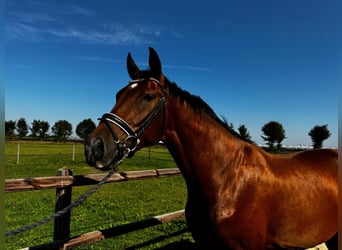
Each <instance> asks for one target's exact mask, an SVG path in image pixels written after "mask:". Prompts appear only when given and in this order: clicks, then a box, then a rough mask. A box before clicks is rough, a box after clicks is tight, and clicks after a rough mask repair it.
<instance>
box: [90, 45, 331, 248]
mask: <svg viewBox="0 0 342 250" xmlns="http://www.w3.org/2000/svg"><path fill="white" fill-rule="evenodd" d="M127 70H128V74H129V76H130V78H131V79H132V80H131V81H130V82H129V84H128V85H127V86H126V87H124V88H123V89H121V90H120V91H119V92H118V93H117V95H116V104H115V106H114V107H113V109H112V110H111V112H110V113H106V114H104V115H103V116H102V118H101V119H100V122H99V125H98V126H97V128H96V129H95V130H94V131H93V132H92V133H91V134H90V135H89V136H88V137H87V139H86V142H85V156H86V161H87V163H88V164H89V165H90V166H94V167H97V168H99V169H102V170H107V169H109V168H111V167H113V166H114V165H115V164H116V163H117V162H118V161H121V160H122V159H124V158H125V157H132V156H133V155H134V153H135V152H136V151H137V150H139V149H141V148H143V147H145V146H150V145H153V144H156V143H158V142H159V141H163V142H164V143H165V144H166V146H167V148H168V150H169V152H170V153H171V155H172V156H173V158H174V160H175V162H176V163H177V166H178V167H179V169H180V170H181V172H182V175H183V177H184V179H185V182H186V186H187V191H188V196H187V203H186V209H185V210H186V212H185V213H186V220H187V224H188V227H189V230H190V231H191V233H192V236H193V238H194V240H195V241H196V242H197V243H198V246H199V247H200V249H209V250H211V249H282V248H284V249H301V248H309V247H313V246H315V245H317V244H319V243H322V242H326V241H328V242H327V244H328V246H329V247H330V245H329V244H331V248H330V249H337V227H338V178H337V176H338V167H337V157H338V155H337V151H336V150H329V149H321V150H308V151H304V152H299V153H293V154H288V155H273V154H270V153H267V152H265V151H264V150H263V149H261V148H259V147H257V146H256V145H254V144H252V143H248V142H245V141H244V140H242V139H241V138H240V137H239V135H238V134H237V133H236V132H234V131H233V130H232V129H229V128H228V127H227V126H226V124H225V123H224V122H223V121H222V120H221V119H219V118H218V117H217V116H216V114H215V113H214V111H213V110H212V109H211V108H210V107H209V105H208V104H207V103H205V102H204V101H203V100H202V99H201V98H200V97H198V96H195V95H192V94H190V93H189V92H187V91H184V90H182V89H181V88H179V87H178V86H177V85H176V84H175V83H172V82H170V81H169V80H168V79H167V78H166V77H165V76H164V74H163V73H162V67H161V62H160V59H159V56H158V55H157V53H156V51H155V50H154V49H152V48H149V69H148V70H140V69H139V68H138V66H137V65H136V64H135V62H134V60H133V59H132V56H131V54H130V53H129V54H128V56H127ZM214 90H215V91H219V87H218V86H216V87H215V88H214V89H213V91H214Z"/></svg>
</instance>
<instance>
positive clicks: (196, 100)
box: [165, 78, 250, 142]
mask: <svg viewBox="0 0 342 250" xmlns="http://www.w3.org/2000/svg"><path fill="white" fill-rule="evenodd" d="M165 81H166V85H167V86H168V87H169V89H170V94H171V95H173V96H175V97H178V98H179V100H180V101H181V102H186V103H188V104H189V106H190V107H191V108H193V109H194V110H195V111H203V112H204V113H206V114H208V115H209V116H210V117H212V118H213V119H214V120H215V121H216V122H217V123H219V124H220V125H221V126H223V127H224V128H225V129H226V130H227V131H228V132H229V133H230V134H232V135H233V136H235V137H237V138H238V139H241V140H243V141H246V142H250V141H249V140H246V139H245V138H243V137H242V136H241V135H240V134H239V133H237V132H236V131H235V130H234V129H233V128H232V127H231V126H229V124H228V122H227V120H226V119H220V118H219V117H218V116H217V115H216V113H215V112H214V110H213V109H212V108H211V107H210V106H209V105H208V104H207V103H206V102H205V101H203V99H202V98H201V97H199V96H197V95H193V94H190V93H189V92H188V91H185V90H183V89H181V88H180V87H178V85H177V84H176V83H174V82H170V81H169V80H168V79H167V78H165Z"/></svg>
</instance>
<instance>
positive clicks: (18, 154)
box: [17, 143, 20, 164]
mask: <svg viewBox="0 0 342 250" xmlns="http://www.w3.org/2000/svg"><path fill="white" fill-rule="evenodd" d="M19 162H20V143H18V147H17V164H19Z"/></svg>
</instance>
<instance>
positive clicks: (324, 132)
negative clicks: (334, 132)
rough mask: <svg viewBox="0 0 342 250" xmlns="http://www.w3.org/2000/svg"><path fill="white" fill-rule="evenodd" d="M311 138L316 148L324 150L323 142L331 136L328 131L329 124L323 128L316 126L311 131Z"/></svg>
mask: <svg viewBox="0 0 342 250" xmlns="http://www.w3.org/2000/svg"><path fill="white" fill-rule="evenodd" d="M309 136H310V137H311V140H312V143H313V147H314V148H322V146H323V141H324V140H326V139H328V138H329V137H330V136H331V133H330V131H329V130H328V124H326V125H322V126H319V125H316V126H315V127H313V128H312V129H311V130H310V132H309Z"/></svg>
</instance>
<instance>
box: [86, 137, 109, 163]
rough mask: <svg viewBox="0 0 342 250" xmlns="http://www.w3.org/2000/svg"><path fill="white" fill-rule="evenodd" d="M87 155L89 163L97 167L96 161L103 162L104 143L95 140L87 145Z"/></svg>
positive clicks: (98, 139) (99, 139)
mask: <svg viewBox="0 0 342 250" xmlns="http://www.w3.org/2000/svg"><path fill="white" fill-rule="evenodd" d="M85 154H86V159H87V163H88V164H89V165H91V166H95V164H96V161H98V160H102V158H103V156H104V143H103V141H102V139H101V138H94V139H92V140H91V141H90V143H87V144H86V147H85Z"/></svg>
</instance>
